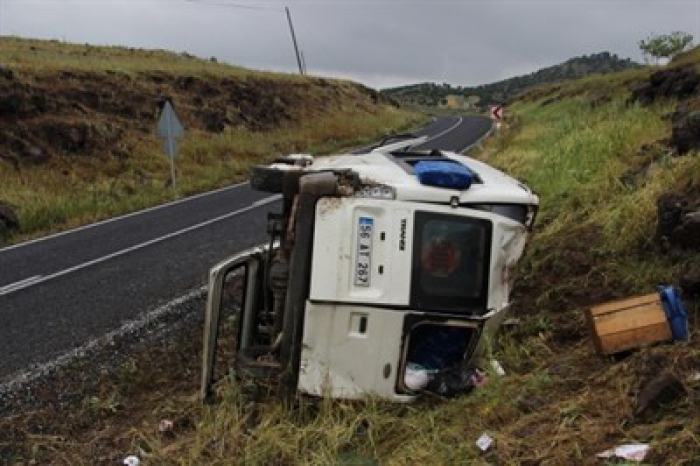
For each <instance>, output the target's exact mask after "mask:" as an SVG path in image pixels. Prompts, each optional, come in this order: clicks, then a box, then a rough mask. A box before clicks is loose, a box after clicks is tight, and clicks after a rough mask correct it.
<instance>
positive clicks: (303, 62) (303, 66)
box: [300, 50, 306, 74]
mask: <svg viewBox="0 0 700 466" xmlns="http://www.w3.org/2000/svg"><path fill="white" fill-rule="evenodd" d="M300 53H301V67H302V69H303V70H304V74H306V57H304V51H303V50H300Z"/></svg>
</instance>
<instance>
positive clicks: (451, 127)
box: [421, 117, 463, 146]
mask: <svg viewBox="0 0 700 466" xmlns="http://www.w3.org/2000/svg"><path fill="white" fill-rule="evenodd" d="M462 120H463V118H462V117H458V118H457V123H455V124H454V125H452V126H450V127H449V128H447V129H446V130H445V131H443V132H441V133H438V134H436V135H435V136H433V137H432V138H429V139H427V140H426V141H425V142H423V143H422V144H421V146H422V145H423V144H427V143H429V142H430V141H432V140H435V139H437V138H439V137H440V136H443V135H445V134H447V133H449V132H450V131H452V130H453V129H455V128H456V127H458V126H459V125H461V124H462Z"/></svg>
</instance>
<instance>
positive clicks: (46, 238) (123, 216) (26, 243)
mask: <svg viewBox="0 0 700 466" xmlns="http://www.w3.org/2000/svg"><path fill="white" fill-rule="evenodd" d="M248 183H249V182H248V181H246V182H243V183H238V184H234V185H231V186H226V187H223V188H219V189H215V190H214V191H207V192H206V193H200V194H195V195H194V196H189V197H185V198H182V199H177V200H175V201H170V202H166V203H165V204H160V205H157V206H153V207H149V208H147V209H143V210H138V211H136V212H131V213H130V214H124V215H120V216H119V217H112V218H108V219H105V220H102V221H99V222H95V223H91V224H89V225H84V226H82V227H77V228H73V229H70V230H66V231H61V232H59V233H54V234H52V235H48V236H42V237H41V238H36V239H32V240H29V241H25V242H24V243H19V244H15V245H13V246H7V247H5V248H0V254H2V253H3V252H5V251H10V250H12V249H17V248H21V247H24V246H28V245H30V244H34V243H38V242H40V241H46V240H49V239H53V238H57V237H59V236H63V235H67V234H69V233H75V232H77V231H81V230H87V229H90V228H93V227H97V226H100V225H105V224H107V223H112V222H116V221H117V220H122V219H125V218H129V217H135V216H137V215H141V214H145V213H147V212H153V211H154V210H158V209H163V208H165V207H170V206H174V205H177V204H182V203H183V202H188V201H191V200H194V199H199V198H200V197H205V196H209V195H212V194H218V193H220V192H223V191H226V190H229V189H235V188H240V187H241V186H245V185H247V184H248Z"/></svg>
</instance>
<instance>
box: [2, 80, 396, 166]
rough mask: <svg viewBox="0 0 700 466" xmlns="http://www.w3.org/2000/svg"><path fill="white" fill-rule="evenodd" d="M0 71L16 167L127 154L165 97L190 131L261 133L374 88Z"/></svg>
mask: <svg viewBox="0 0 700 466" xmlns="http://www.w3.org/2000/svg"><path fill="white" fill-rule="evenodd" d="M3 70H4V72H3V73H0V161H5V162H7V163H10V164H12V165H14V166H16V167H19V166H21V165H22V164H41V163H45V162H46V161H48V160H49V159H51V158H53V157H89V158H90V157H105V156H109V155H111V156H115V157H128V156H129V154H130V147H131V146H130V144H135V143H138V141H139V140H140V139H143V138H146V137H151V138H152V137H153V133H154V131H155V125H156V122H157V118H158V115H159V112H160V109H161V108H162V106H163V103H164V102H165V101H166V100H170V101H171V102H172V104H173V106H174V108H175V111H176V112H177V114H178V116H179V117H180V120H181V121H182V123H183V125H184V126H185V128H186V129H188V130H200V131H204V132H209V133H220V132H222V131H224V130H225V129H226V128H241V129H245V130H249V131H263V130H269V129H273V128H279V127H280V126H283V125H285V124H288V123H291V122H297V121H300V120H301V119H303V118H309V117H313V116H318V115H320V114H321V113H324V112H326V113H327V112H333V111H334V109H336V110H338V111H340V110H341V109H342V105H343V102H347V101H353V102H358V105H366V106H367V108H368V109H370V108H371V107H372V106H373V105H374V104H375V103H376V102H377V101H379V100H380V99H382V100H383V99H385V98H383V97H381V96H380V95H379V93H377V92H376V91H373V90H371V89H368V88H365V87H363V86H361V85H358V84H353V83H339V82H331V81H328V80H324V79H320V78H309V79H308V80H304V81H300V80H290V79H286V80H284V79H279V80H275V79H271V78H258V79H255V80H246V79H235V78H226V77H217V76H209V75H198V76H195V75H186V76H182V75H176V74H170V73H166V72H156V71H144V72H140V73H122V72H118V71H111V72H110V71H107V72H102V71H76V70H74V71H42V70H35V71H33V72H32V73H31V75H29V74H26V73H23V72H21V71H13V70H12V69H11V68H8V67H4V68H3Z"/></svg>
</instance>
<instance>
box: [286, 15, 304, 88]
mask: <svg viewBox="0 0 700 466" xmlns="http://www.w3.org/2000/svg"><path fill="white" fill-rule="evenodd" d="M284 10H285V11H286V12H287V21H289V30H290V31H291V32H292V42H293V43H294V52H295V53H296V55H297V64H298V65H299V74H301V75H303V74H304V68H303V67H302V65H301V56H300V54H299V46H298V45H297V36H296V35H295V34H294V26H293V25H292V15H291V14H290V13H289V7H288V6H286V7H284Z"/></svg>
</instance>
